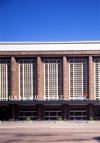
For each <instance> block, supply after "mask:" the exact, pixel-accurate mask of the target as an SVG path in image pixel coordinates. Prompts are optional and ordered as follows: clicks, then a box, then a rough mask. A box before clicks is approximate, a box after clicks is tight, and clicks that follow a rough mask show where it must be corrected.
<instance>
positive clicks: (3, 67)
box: [0, 60, 10, 101]
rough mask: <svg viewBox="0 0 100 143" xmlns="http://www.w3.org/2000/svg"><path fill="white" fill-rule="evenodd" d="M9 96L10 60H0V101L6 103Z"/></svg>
mask: <svg viewBox="0 0 100 143" xmlns="http://www.w3.org/2000/svg"><path fill="white" fill-rule="evenodd" d="M8 96H10V60H0V100H1V101H7V100H8Z"/></svg>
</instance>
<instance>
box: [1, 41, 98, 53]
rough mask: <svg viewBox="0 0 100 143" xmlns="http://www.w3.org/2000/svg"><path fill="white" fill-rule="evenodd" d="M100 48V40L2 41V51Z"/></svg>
mask: <svg viewBox="0 0 100 143" xmlns="http://www.w3.org/2000/svg"><path fill="white" fill-rule="evenodd" d="M72 50H100V41H62V42H60V41H59V42H58V41H55V42H52V41H51V42H41V41H40V42H0V51H72Z"/></svg>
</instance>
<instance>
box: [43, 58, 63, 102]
mask: <svg viewBox="0 0 100 143" xmlns="http://www.w3.org/2000/svg"><path fill="white" fill-rule="evenodd" d="M44 77H45V80H44V81H45V83H44V85H45V99H46V100H58V99H59V98H61V60H45V76H44Z"/></svg>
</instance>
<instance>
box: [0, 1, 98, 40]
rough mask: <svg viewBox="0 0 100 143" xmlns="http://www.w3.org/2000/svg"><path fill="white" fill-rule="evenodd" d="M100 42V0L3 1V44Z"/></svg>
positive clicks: (0, 14) (0, 28)
mask: <svg viewBox="0 0 100 143" xmlns="http://www.w3.org/2000/svg"><path fill="white" fill-rule="evenodd" d="M93 40H94V41H96V40H100V0H0V41H93Z"/></svg>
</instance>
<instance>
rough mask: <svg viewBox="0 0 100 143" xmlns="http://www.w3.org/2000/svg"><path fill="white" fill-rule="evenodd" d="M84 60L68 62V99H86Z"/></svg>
mask: <svg viewBox="0 0 100 143" xmlns="http://www.w3.org/2000/svg"><path fill="white" fill-rule="evenodd" d="M86 94H87V68H86V60H70V99H72V100H78V99H79V100H83V99H87V96H86Z"/></svg>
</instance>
